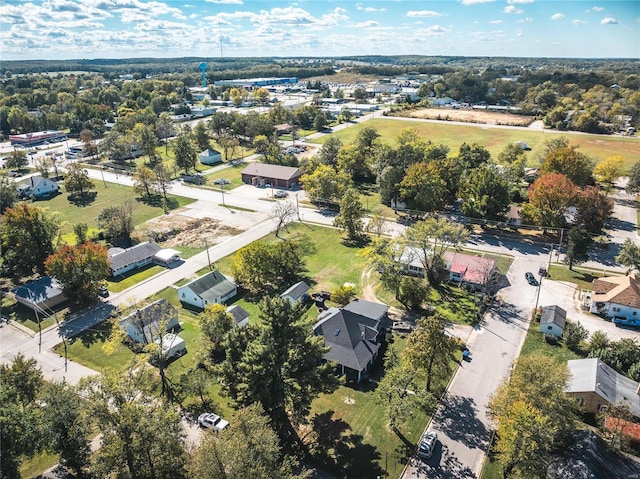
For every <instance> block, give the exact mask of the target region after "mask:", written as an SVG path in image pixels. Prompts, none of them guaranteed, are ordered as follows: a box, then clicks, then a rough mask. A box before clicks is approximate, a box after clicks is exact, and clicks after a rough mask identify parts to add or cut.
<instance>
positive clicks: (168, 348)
mask: <svg viewBox="0 0 640 479" xmlns="http://www.w3.org/2000/svg"><path fill="white" fill-rule="evenodd" d="M154 343H156V344H157V345H159V346H160V347H161V348H162V355H163V356H164V357H165V358H166V359H171V358H175V357H177V356H182V355H184V354H185V353H186V352H187V346H186V345H185V343H184V339H182V338H181V337H180V336H178V335H177V334H174V333H167V334H165V335H164V336H162V338H158V339H156V340H155V341H154Z"/></svg>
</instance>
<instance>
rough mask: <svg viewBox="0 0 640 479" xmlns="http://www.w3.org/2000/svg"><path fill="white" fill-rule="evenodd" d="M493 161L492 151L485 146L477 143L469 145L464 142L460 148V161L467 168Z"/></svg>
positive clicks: (470, 168)
mask: <svg viewBox="0 0 640 479" xmlns="http://www.w3.org/2000/svg"><path fill="white" fill-rule="evenodd" d="M489 161H491V153H489V150H487V149H486V148H485V147H484V146H481V145H479V144H477V143H473V144H472V145H469V144H467V143H463V144H462V145H460V148H459V150H458V162H460V163H462V164H463V165H464V166H465V168H466V169H467V170H473V169H475V168H478V167H479V166H480V165H482V164H484V163H488V162H489Z"/></svg>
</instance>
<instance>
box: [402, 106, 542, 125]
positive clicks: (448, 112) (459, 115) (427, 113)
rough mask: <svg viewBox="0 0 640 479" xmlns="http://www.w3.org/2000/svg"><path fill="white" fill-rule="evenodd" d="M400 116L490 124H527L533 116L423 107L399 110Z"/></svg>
mask: <svg viewBox="0 0 640 479" xmlns="http://www.w3.org/2000/svg"><path fill="white" fill-rule="evenodd" d="M400 113H401V115H402V116H408V117H411V118H426V119H430V120H451V121H463V122H468V123H487V124H490V125H512V126H527V125H529V123H531V122H532V121H533V120H534V118H533V117H531V116H524V115H512V114H510V113H498V112H492V111H478V110H454V109H452V108H423V109H421V110H413V111H404V112H400Z"/></svg>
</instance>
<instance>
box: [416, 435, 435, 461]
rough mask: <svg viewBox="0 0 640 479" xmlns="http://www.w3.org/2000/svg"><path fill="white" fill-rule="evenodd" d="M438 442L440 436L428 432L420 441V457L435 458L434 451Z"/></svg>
mask: <svg viewBox="0 0 640 479" xmlns="http://www.w3.org/2000/svg"><path fill="white" fill-rule="evenodd" d="M436 442H438V434H436V432H435V431H427V432H425V433H424V435H423V436H422V438H421V439H420V444H418V456H420V457H424V458H430V457H431V456H433V450H434V448H435V447H436Z"/></svg>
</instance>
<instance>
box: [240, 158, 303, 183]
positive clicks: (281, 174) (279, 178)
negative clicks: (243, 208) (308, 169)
mask: <svg viewBox="0 0 640 479" xmlns="http://www.w3.org/2000/svg"><path fill="white" fill-rule="evenodd" d="M241 175H242V181H243V182H244V183H246V184H248V185H253V186H265V185H271V186H273V187H276V188H294V187H296V186H297V185H298V183H300V177H301V176H302V171H300V170H299V169H298V168H295V167H293V166H282V165H269V164H266V163H250V164H249V165H248V166H247V167H246V168H245V169H244V170H242V173H241Z"/></svg>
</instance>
